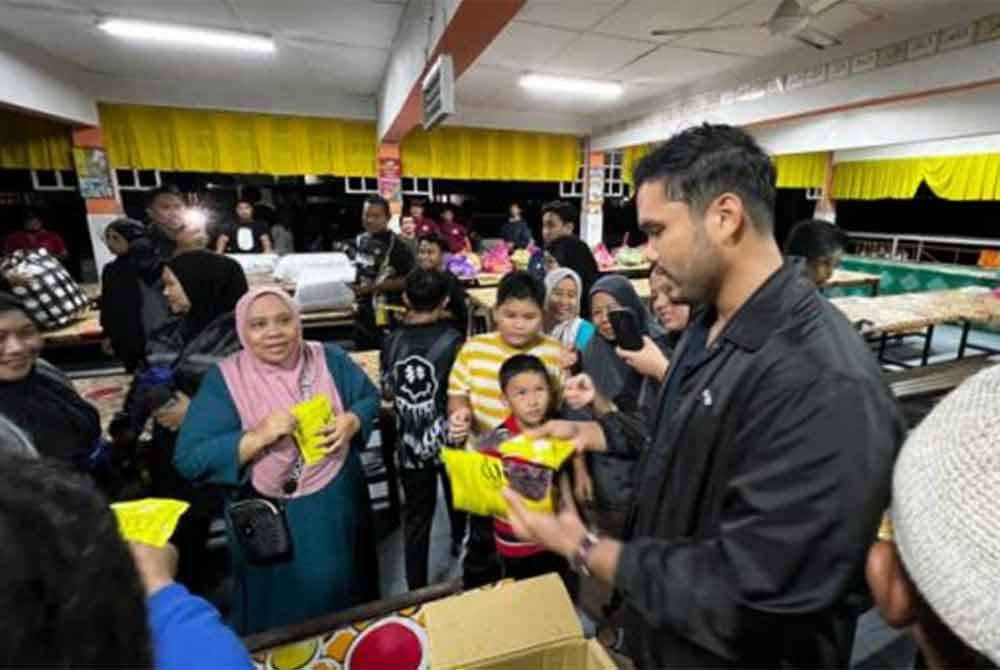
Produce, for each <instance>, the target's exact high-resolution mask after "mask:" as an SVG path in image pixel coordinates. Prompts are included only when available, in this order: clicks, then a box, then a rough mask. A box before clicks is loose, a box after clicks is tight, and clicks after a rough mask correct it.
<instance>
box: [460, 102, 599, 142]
mask: <svg viewBox="0 0 1000 670" xmlns="http://www.w3.org/2000/svg"><path fill="white" fill-rule="evenodd" d="M445 124H446V125H452V126H468V127H471V128H500V129H504V130H528V131H532V132H539V133H566V134H569V135H587V134H589V133H590V129H591V127H592V125H593V124H592V123H591V122H590V120H589V119H588V118H587V117H583V116H574V115H572V114H558V113H555V114H553V113H550V112H540V111H531V112H529V111H516V110H511V109H495V108H493V107H470V106H469V105H462V106H460V107H458V109H457V110H456V111H455V115H454V116H453V117H451V118H450V119H448V120H447V121H445Z"/></svg>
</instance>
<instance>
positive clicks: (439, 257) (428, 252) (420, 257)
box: [417, 233, 469, 333]
mask: <svg viewBox="0 0 1000 670" xmlns="http://www.w3.org/2000/svg"><path fill="white" fill-rule="evenodd" d="M447 246H448V245H447V244H446V243H445V241H444V240H442V239H441V238H440V237H439V236H438V235H435V234H433V233H431V234H430V235H425V236H424V237H421V238H420V246H419V247H418V250H417V263H418V264H419V265H420V267H421V269H424V270H434V271H436V272H442V273H444V276H445V277H447V279H448V304H447V305H445V309H444V313H443V314H442V317H443V318H444V319H445V321H447V322H448V323H449V324H450V325H451V326H452V327H453V328H454V329H455V330H457V331H458V332H460V333H466V332H468V330H469V306H468V302H467V299H468V295H467V294H466V292H465V287H464V286H463V285H462V282H461V281H460V280H459V278H458V277H456V276H455V275H453V274H452V273H450V272H448V271H447V270H445V267H444V254H445V252H446V251H447Z"/></svg>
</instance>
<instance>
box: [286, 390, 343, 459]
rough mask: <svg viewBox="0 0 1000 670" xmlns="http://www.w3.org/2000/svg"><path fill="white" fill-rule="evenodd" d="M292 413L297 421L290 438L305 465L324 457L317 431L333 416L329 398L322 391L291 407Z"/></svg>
mask: <svg viewBox="0 0 1000 670" xmlns="http://www.w3.org/2000/svg"><path fill="white" fill-rule="evenodd" d="M292 415H294V416H295V418H296V419H298V422H299V423H298V426H296V428H295V432H294V433H292V438H294V439H295V443H296V444H297V445H299V451H300V452H301V453H302V460H303V461H305V464H306V465H314V464H316V463H319V462H320V461H322V460H323V459H324V458H326V452H325V451H323V449H321V448H320V446H319V445H321V444H322V443H323V438H322V437H320V436H319V435H317V433H318V432H319V431H320V430H321V429H322V428H323V427H324V426H326V424H328V423H330V419H332V418H333V406H331V405H330V399H329V398H328V397H327V396H326V395H324V394H322V393H320V394H317V395H314V396H313V397H312V398H310V399H309V400H305V401H303V402H300V403H299V404H298V405H295V406H294V407H292Z"/></svg>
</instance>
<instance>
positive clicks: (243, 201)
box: [233, 198, 253, 209]
mask: <svg viewBox="0 0 1000 670" xmlns="http://www.w3.org/2000/svg"><path fill="white" fill-rule="evenodd" d="M240 205H250V206H251V207H253V201H252V200H250V199H248V198H239V199H238V200H237V201H236V204H235V205H234V206H233V209H236V208H237V207H239V206H240Z"/></svg>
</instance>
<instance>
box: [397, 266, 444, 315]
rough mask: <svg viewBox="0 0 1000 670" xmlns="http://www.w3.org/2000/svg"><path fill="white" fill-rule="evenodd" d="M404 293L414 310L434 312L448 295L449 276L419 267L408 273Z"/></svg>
mask: <svg viewBox="0 0 1000 670" xmlns="http://www.w3.org/2000/svg"><path fill="white" fill-rule="evenodd" d="M403 293H404V295H406V300H407V302H409V304H410V308H411V309H412V310H413V311H414V312H433V311H434V310H435V309H437V308H438V307H440V306H441V303H442V302H443V301H444V299H445V298H447V297H448V276H447V275H445V273H443V272H440V271H439V270H421V269H420V268H417V269H415V270H413V271H412V272H410V274H408V275H406V283H405V284H404V286H403Z"/></svg>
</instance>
